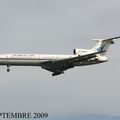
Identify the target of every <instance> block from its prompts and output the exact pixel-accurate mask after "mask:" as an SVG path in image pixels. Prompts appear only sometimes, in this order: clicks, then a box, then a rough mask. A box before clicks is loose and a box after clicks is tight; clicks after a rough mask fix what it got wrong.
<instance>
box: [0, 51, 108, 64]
mask: <svg viewBox="0 0 120 120" xmlns="http://www.w3.org/2000/svg"><path fill="white" fill-rule="evenodd" d="M77 56H78V55H45V54H15V53H14V54H0V65H9V66H41V63H43V62H47V61H53V60H54V61H55V60H62V59H67V58H73V57H77ZM105 61H107V58H106V57H105V56H98V58H96V59H91V60H90V61H84V62H82V63H80V62H78V63H75V64H74V65H75V66H82V65H90V64H96V63H100V62H105Z"/></svg>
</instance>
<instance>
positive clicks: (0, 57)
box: [0, 36, 120, 76]
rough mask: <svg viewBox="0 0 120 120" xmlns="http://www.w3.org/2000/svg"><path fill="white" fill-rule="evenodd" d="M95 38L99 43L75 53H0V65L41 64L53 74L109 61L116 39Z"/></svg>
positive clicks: (74, 51)
mask: <svg viewBox="0 0 120 120" xmlns="http://www.w3.org/2000/svg"><path fill="white" fill-rule="evenodd" d="M119 38H120V36H118V37H113V38H109V39H95V41H97V44H96V45H95V46H94V47H93V48H92V49H74V50H73V55H46V54H20V53H17V54H16V53H13V54H0V65H6V66H7V72H9V71H10V66H40V67H41V68H43V69H46V70H48V71H50V72H52V76H55V75H60V74H63V73H64V71H65V70H67V69H70V68H73V67H76V66H85V65H93V64H98V63H103V62H107V61H108V58H107V57H106V56H105V54H106V52H107V50H108V48H109V46H110V44H114V40H115V39H119Z"/></svg>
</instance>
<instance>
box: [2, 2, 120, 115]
mask: <svg viewBox="0 0 120 120" xmlns="http://www.w3.org/2000/svg"><path fill="white" fill-rule="evenodd" d="M119 6H120V1H119V0H0V53H8V52H10V53H14V52H17V53H19V52H20V53H21V52H22V53H24V52H25V53H46V54H47V53H48V54H53V53H55V54H72V53H73V49H74V48H91V47H92V46H94V45H95V43H94V41H92V39H94V38H109V37H114V36H119V35H120V7H119ZM119 51H120V40H118V41H117V40H116V44H115V45H112V46H111V47H110V49H109V52H108V54H107V56H108V57H109V59H110V61H109V62H107V63H103V64H100V65H94V66H87V67H78V68H74V69H71V70H68V71H66V72H65V73H66V74H65V75H61V76H57V77H52V76H51V73H49V72H48V71H45V70H43V69H41V68H39V67H11V72H10V73H7V72H6V67H5V66H1V67H0V111H6V112H7V111H11V112H12V111H21V112H22V111H26V112H27V111H33V112H44V111H47V112H48V113H49V114H50V115H51V116H54V115H55V114H74V113H75V114H104V115H118V116H119V115H120V54H119Z"/></svg>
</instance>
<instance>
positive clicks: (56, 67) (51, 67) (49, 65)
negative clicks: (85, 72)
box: [41, 51, 105, 76]
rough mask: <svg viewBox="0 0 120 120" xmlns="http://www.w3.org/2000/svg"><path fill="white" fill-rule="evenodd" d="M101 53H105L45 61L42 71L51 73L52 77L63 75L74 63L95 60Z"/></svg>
mask: <svg viewBox="0 0 120 120" xmlns="http://www.w3.org/2000/svg"><path fill="white" fill-rule="evenodd" d="M102 52H105V51H101V52H95V53H91V54H87V55H83V56H80V55H78V56H76V57H72V58H66V59H61V60H52V61H47V62H43V63H42V64H41V66H42V68H43V69H46V70H48V71H50V72H53V74H52V75H53V76H55V75H59V74H62V73H64V71H65V70H67V69H70V68H73V67H74V63H75V62H83V61H85V60H88V59H90V58H95V57H96V55H97V54H100V53H102Z"/></svg>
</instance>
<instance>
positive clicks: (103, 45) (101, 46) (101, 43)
mask: <svg viewBox="0 0 120 120" xmlns="http://www.w3.org/2000/svg"><path fill="white" fill-rule="evenodd" d="M119 38H120V36H118V37H113V38H109V39H94V40H95V41H97V44H96V45H95V46H94V47H93V48H92V49H93V50H94V51H95V52H101V55H102V56H104V55H105V54H106V52H107V50H108V48H109V46H110V45H111V44H114V40H115V39H119Z"/></svg>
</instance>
